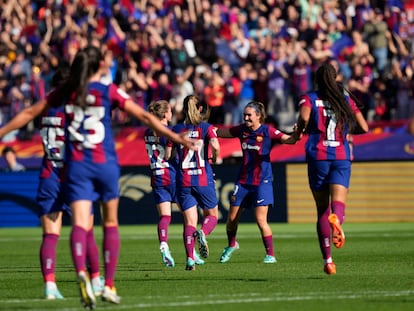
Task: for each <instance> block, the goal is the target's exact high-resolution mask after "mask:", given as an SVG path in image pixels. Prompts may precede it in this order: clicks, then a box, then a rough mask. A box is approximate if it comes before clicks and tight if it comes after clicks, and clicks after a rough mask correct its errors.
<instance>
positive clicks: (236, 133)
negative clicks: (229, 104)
mask: <svg viewBox="0 0 414 311" xmlns="http://www.w3.org/2000/svg"><path fill="white" fill-rule="evenodd" d="M241 128H242V125H241V124H240V125H236V126H233V127H231V128H229V131H230V134H231V135H232V136H233V137H239V136H240V135H239V134H240V131H241Z"/></svg>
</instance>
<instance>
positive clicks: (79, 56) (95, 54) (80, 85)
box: [64, 46, 102, 109]
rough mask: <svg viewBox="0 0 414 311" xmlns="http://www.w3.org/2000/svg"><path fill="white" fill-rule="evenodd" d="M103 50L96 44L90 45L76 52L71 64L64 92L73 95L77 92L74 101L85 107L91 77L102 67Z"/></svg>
mask: <svg viewBox="0 0 414 311" xmlns="http://www.w3.org/2000/svg"><path fill="white" fill-rule="evenodd" d="M101 60H102V53H101V51H100V50H99V49H98V48H97V47H95V46H88V47H86V48H84V49H82V50H79V51H78V53H76V56H75V58H74V60H73V62H72V65H71V66H70V70H69V77H68V79H67V80H66V83H65V88H64V92H65V95H66V96H68V97H71V96H72V94H73V93H75V98H74V103H75V105H77V106H80V107H82V109H85V108H86V106H87V103H86V95H87V87H88V80H89V78H90V77H91V76H92V75H93V74H95V73H96V72H97V71H98V70H99V68H100V62H101Z"/></svg>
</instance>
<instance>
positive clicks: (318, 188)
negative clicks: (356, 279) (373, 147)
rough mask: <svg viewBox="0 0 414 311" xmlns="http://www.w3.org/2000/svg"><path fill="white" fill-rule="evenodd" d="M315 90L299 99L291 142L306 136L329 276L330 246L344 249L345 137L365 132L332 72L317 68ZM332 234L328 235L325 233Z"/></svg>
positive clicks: (358, 113) (347, 149)
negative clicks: (297, 114) (305, 134)
mask: <svg viewBox="0 0 414 311" xmlns="http://www.w3.org/2000/svg"><path fill="white" fill-rule="evenodd" d="M315 82H316V87H317V89H316V90H314V91H311V92H309V93H307V94H305V95H303V96H301V97H300V98H299V107H300V111H299V117H298V122H297V128H296V131H295V134H294V135H293V136H295V137H296V138H298V139H299V138H300V137H301V136H302V135H303V134H304V133H307V134H309V138H308V140H307V143H306V161H307V163H308V177H309V186H310V189H311V191H312V194H313V198H314V200H315V204H316V209H317V214H318V219H317V232H318V238H319V246H320V249H321V253H322V257H323V263H324V271H325V273H327V274H335V273H336V266H335V264H334V262H333V261H332V257H331V243H330V238H331V235H332V243H333V244H334V245H335V247H337V248H341V247H342V246H343V245H344V243H345V234H344V232H343V230H342V226H341V225H342V223H343V222H344V219H345V202H346V197H347V194H348V188H349V180H350V176H351V153H350V146H349V142H348V140H347V135H348V133H352V134H361V133H366V132H367V131H368V124H367V122H366V121H365V119H364V117H363V115H362V113H361V111H360V110H359V109H358V107H357V105H356V103H355V102H354V101H353V100H352V98H351V96H348V95H347V92H344V90H342V88H341V87H340V86H339V85H338V84H337V82H336V70H335V68H334V67H333V66H332V65H330V64H328V63H324V64H322V65H321V66H320V67H319V68H318V69H317V71H316V75H315ZM331 231H332V232H331Z"/></svg>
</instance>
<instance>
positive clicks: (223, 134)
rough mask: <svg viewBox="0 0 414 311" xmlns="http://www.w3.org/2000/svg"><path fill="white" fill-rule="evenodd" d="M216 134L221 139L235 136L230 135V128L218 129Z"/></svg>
mask: <svg viewBox="0 0 414 311" xmlns="http://www.w3.org/2000/svg"><path fill="white" fill-rule="evenodd" d="M216 132H217V136H218V137H220V138H234V136H233V135H232V134H231V133H230V129H228V128H218V129H217V131H216Z"/></svg>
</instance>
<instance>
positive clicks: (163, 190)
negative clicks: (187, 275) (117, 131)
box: [144, 100, 204, 267]
mask: <svg viewBox="0 0 414 311" xmlns="http://www.w3.org/2000/svg"><path fill="white" fill-rule="evenodd" d="M148 111H149V112H150V113H152V114H153V115H154V116H156V117H157V118H158V119H160V121H161V123H162V124H164V125H165V126H168V124H169V123H170V122H171V119H172V110H171V105H170V104H169V102H168V101H166V100H158V101H155V102H152V103H151V104H150V105H149V106H148ZM144 141H145V146H146V149H147V153H148V157H149V160H150V168H151V186H152V189H153V194H154V200H155V203H156V205H157V210H158V215H159V217H160V219H159V222H158V240H159V242H160V251H161V257H162V261H163V262H164V264H165V266H166V267H174V265H175V261H174V258H173V257H172V255H171V252H170V249H169V246H168V227H169V225H170V223H171V208H172V206H171V204H172V203H176V204H178V203H177V194H176V170H177V168H178V167H177V165H178V161H177V157H174V158H173V159H169V160H166V158H165V156H166V153H165V151H166V148H167V139H166V138H165V137H163V136H158V135H157V133H156V132H155V131H153V130H151V129H147V130H146V131H145V134H144ZM194 259H195V263H196V264H197V265H202V264H204V260H202V259H201V258H200V256H199V255H198V253H197V252H195V254H194Z"/></svg>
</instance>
